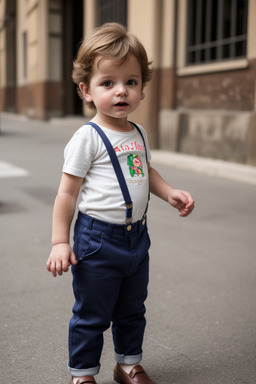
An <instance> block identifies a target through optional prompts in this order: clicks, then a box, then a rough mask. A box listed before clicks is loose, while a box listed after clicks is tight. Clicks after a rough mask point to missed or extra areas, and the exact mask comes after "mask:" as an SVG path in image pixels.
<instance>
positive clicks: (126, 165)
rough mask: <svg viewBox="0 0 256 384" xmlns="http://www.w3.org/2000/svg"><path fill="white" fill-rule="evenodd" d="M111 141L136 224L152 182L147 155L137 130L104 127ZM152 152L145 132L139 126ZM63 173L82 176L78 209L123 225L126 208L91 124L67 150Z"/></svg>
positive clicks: (75, 136)
mask: <svg viewBox="0 0 256 384" xmlns="http://www.w3.org/2000/svg"><path fill="white" fill-rule="evenodd" d="M101 129H102V130H103V131H104V133H105V134H106V136H107V137H108V139H109V140H110V142H111V144H112V146H113V148H114V150H115V152H116V155H117V157H118V160H119V163H120V165H121V168H122V171H123V174H124V177H125V180H126V184H127V187H128V190H129V192H130V196H131V199H132V202H133V215H132V216H133V220H132V221H133V222H136V221H138V220H140V219H141V218H142V216H143V214H144V212H145V209H146V205H147V200H148V191H149V182H148V168H147V161H146V152H145V148H144V143H143V140H142V137H141V135H140V133H139V132H138V130H137V129H136V128H134V129H133V130H132V131H129V132H118V131H113V130H111V129H108V128H105V127H102V126H101ZM140 129H141V132H142V134H143V137H144V139H145V142H146V146H147V155H148V161H150V158H151V156H150V151H149V145H148V140H147V135H146V132H145V130H144V129H143V128H142V127H140ZM64 158H65V161H64V166H63V172H65V173H68V174H71V175H74V176H78V177H83V178H84V182H83V184H82V189H81V202H80V203H79V206H78V207H79V210H80V211H81V212H82V213H86V214H87V215H90V216H92V217H95V218H97V219H100V220H104V221H107V222H111V223H115V224H124V222H125V218H126V206H125V202H124V198H123V195H122V192H121V188H120V185H119V183H118V180H117V177H116V174H115V171H114V168H113V166H112V162H111V160H110V157H109V155H108V152H107V150H106V147H105V144H104V143H103V141H102V139H101V137H100V136H99V134H98V133H97V131H96V130H95V129H94V128H93V127H92V126H91V125H84V126H82V127H81V128H80V129H78V131H77V132H76V133H75V134H74V135H73V137H72V138H71V140H70V141H69V143H68V144H67V146H66V148H65V151H64Z"/></svg>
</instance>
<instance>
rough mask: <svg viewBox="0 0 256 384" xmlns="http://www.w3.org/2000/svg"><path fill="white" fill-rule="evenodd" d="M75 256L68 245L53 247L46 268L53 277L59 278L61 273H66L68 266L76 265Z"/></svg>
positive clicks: (62, 244)
mask: <svg viewBox="0 0 256 384" xmlns="http://www.w3.org/2000/svg"><path fill="white" fill-rule="evenodd" d="M77 263H78V261H77V260H76V256H75V254H74V252H73V250H72V248H71V247H70V245H69V244H68V243H60V244H56V245H53V247H52V250H51V253H50V256H49V258H48V260H47V263H46V268H47V269H48V271H49V272H51V273H52V275H53V276H54V277H56V276H57V275H59V276H61V275H62V272H67V271H68V268H69V266H70V265H71V264H72V265H75V264H77Z"/></svg>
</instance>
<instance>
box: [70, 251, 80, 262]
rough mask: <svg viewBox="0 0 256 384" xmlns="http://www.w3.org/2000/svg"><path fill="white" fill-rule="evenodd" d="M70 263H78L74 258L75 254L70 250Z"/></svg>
mask: <svg viewBox="0 0 256 384" xmlns="http://www.w3.org/2000/svg"><path fill="white" fill-rule="evenodd" d="M70 263H71V264H72V265H75V264H77V263H78V261H77V259H76V255H75V254H74V252H72V254H71V256H70Z"/></svg>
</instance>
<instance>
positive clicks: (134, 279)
mask: <svg viewBox="0 0 256 384" xmlns="http://www.w3.org/2000/svg"><path fill="white" fill-rule="evenodd" d="M148 274H149V257H148V254H147V256H146V257H145V258H144V261H143V263H142V265H140V268H139V269H138V270H137V271H136V272H135V273H134V274H133V275H131V276H129V277H127V278H125V279H124V280H123V282H122V285H121V287H120V292H119V296H118V300H117V302H116V306H115V310H114V314H113V318H112V321H113V325H112V334H113V341H114V347H115V358H116V360H117V361H118V362H120V363H122V361H125V363H124V364H138V363H139V362H140V361H141V358H142V343H143V337H144V330H145V326H146V319H145V305H144V302H145V300H146V297H147V285H148ZM129 361H130V362H129Z"/></svg>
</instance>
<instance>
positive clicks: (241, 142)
mask: <svg viewBox="0 0 256 384" xmlns="http://www.w3.org/2000/svg"><path fill="white" fill-rule="evenodd" d="M160 149H164V150H169V151H176V152H183V153H187V154H191V155H196V156H202V157H209V158H213V159H221V160H227V161H232V162H238V163H243V164H251V165H256V114H255V113H253V112H232V111H210V110H208V111H207V110H176V111H174V110H170V109H165V110H162V111H161V113H160Z"/></svg>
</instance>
